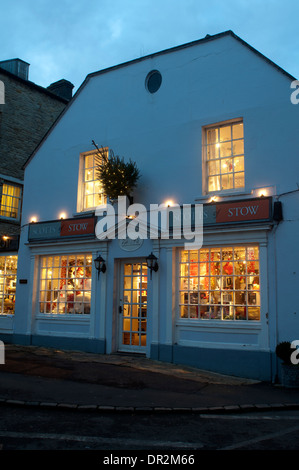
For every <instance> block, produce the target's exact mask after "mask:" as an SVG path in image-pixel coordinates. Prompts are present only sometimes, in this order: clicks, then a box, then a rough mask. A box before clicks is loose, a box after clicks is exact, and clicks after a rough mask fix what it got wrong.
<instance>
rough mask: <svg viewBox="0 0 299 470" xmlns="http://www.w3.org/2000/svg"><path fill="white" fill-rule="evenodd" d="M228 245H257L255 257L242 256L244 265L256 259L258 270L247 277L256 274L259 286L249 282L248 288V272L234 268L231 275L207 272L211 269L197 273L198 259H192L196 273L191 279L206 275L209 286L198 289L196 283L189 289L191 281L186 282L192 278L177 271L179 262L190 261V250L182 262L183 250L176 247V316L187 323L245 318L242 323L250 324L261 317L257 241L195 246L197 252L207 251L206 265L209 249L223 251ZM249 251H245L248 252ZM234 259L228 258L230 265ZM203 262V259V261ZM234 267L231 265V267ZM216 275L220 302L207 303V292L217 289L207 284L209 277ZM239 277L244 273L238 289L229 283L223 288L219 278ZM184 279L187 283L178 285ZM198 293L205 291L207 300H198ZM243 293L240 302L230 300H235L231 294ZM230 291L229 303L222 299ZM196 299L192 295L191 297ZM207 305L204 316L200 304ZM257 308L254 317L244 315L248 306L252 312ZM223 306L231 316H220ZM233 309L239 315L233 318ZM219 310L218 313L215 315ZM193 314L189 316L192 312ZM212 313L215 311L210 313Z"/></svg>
mask: <svg viewBox="0 0 299 470" xmlns="http://www.w3.org/2000/svg"><path fill="white" fill-rule="evenodd" d="M230 248H232V249H233V250H240V249H243V248H245V249H248V248H257V249H258V252H259V256H258V259H257V260H256V259H255V260H253V259H249V258H247V257H246V263H245V265H246V267H247V266H248V265H249V264H250V262H253V261H254V262H257V263H258V267H259V273H258V274H251V277H258V278H259V288H258V289H256V290H254V289H253V288H252V287H253V286H251V288H249V286H248V282H247V281H249V279H250V275H249V274H248V273H246V274H243V275H241V274H236V272H235V271H233V273H232V274H231V275H229V274H226V275H224V274H222V273H221V274H219V275H216V274H211V272H210V271H209V273H208V274H207V275H200V272H199V261H198V262H195V265H196V264H197V266H198V273H197V275H195V276H194V279H196V278H198V280H199V279H200V278H202V279H204V278H205V279H207V280H208V282H209V286H208V287H207V289H201V288H200V287H199V286H198V287H197V289H196V290H193V288H191V285H190V284H191V283H190V277H191V278H192V277H193V276H192V275H190V273H189V275H188V276H182V273H181V264H182V265H190V264H192V263H191V262H190V257H191V253H192V250H189V252H188V256H189V259H188V262H186V263H181V255H182V253H183V252H184V251H185V250H184V249H181V250H179V253H178V295H179V298H178V305H179V307H178V319H179V320H183V321H185V322H190V324H194V323H196V324H202V323H207V322H215V321H217V322H221V323H222V324H225V323H229V324H231V323H236V324H239V323H240V322H245V323H246V324H252V323H259V322H260V321H261V307H262V305H261V259H260V257H261V254H260V247H259V245H258V244H256V243H252V244H242V245H234V244H232V245H227V246H207V247H203V248H202V249H200V250H195V251H197V252H198V253H200V252H201V251H202V252H207V251H208V252H209V260H208V261H206V263H208V264H209V268H210V266H211V264H212V262H213V261H211V259H210V254H211V252H212V251H213V250H220V253H221V254H222V253H223V250H228V249H230ZM248 253H249V252H248ZM225 262H227V260H225V261H223V264H224V263H225ZM237 262H239V263H240V262H241V261H234V260H232V261H230V264H231V265H232V267H233V268H234V263H237ZM203 264H205V263H203ZM234 269H235V268H234ZM216 277H218V278H219V280H220V283H221V285H220V286H219V287H220V289H219V300H220V304H218V305H217V304H216V303H214V304H213V303H211V302H210V295H212V293H215V292H218V290H217V289H215V288H214V289H212V288H211V285H210V279H211V278H216ZM238 277H239V278H240V277H244V278H245V287H243V288H239V289H235V287H234V285H233V284H232V287H231V288H229V287H227V288H225V289H223V284H222V282H223V280H225V279H226V278H227V279H229V278H230V279H232V283H233V282H234V279H236V278H238ZM186 278H187V279H188V286H186V288H184V289H182V281H183V280H184V279H186ZM201 293H207V295H208V296H209V301H208V302H207V303H204V302H201V301H200V300H199V299H200V295H201ZM242 293H244V294H245V303H242V304H241V303H240V304H236V302H234V300H235V295H236V294H242ZM226 294H227V295H232V303H229V302H224V296H225V295H226ZM183 295H187V296H188V301H187V302H186V303H185V302H182V298H183ZM192 295H197V302H195V301H194V303H193V301H192V299H191V296H192ZM249 295H251V296H252V298H253V296H255V299H256V303H255V304H254V303H249ZM195 300H196V299H195ZM205 307H206V308H207V312H209V313H208V314H207V315H206V316H204V315H203V316H201V308H202V310H204V308H205ZM196 308H197V313H195V312H196ZM256 308H258V309H259V317H258V319H254V318H248V309H251V312H252V313H253V310H254V309H256ZM225 309H229V311H228V313H229V314H231V313H232V316H231V317H229V316H226V318H225V317H224V310H225ZM242 309H245V310H244V312H245V318H244V316H243V317H242ZM182 311H185V312H187V316H182V315H181V313H182ZM236 312H239V314H240V313H241V315H240V317H239V318H236ZM219 314H220V316H219ZM192 315H193V316H192ZM213 315H215V316H214V317H213Z"/></svg>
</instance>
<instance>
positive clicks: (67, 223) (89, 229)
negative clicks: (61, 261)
mask: <svg viewBox="0 0 299 470" xmlns="http://www.w3.org/2000/svg"><path fill="white" fill-rule="evenodd" d="M93 233H94V218H85V219H69V220H62V221H61V229H60V236H61V237H72V236H74V235H91V234H93Z"/></svg>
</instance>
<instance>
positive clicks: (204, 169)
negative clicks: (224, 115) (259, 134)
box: [202, 118, 246, 196]
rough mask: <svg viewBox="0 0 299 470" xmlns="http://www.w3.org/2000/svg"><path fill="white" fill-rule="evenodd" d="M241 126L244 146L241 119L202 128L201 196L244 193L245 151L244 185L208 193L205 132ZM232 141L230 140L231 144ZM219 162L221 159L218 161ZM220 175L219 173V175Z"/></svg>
mask: <svg viewBox="0 0 299 470" xmlns="http://www.w3.org/2000/svg"><path fill="white" fill-rule="evenodd" d="M239 123H240V124H241V123H242V124H243V145H244V146H245V137H244V121H243V119H242V118H237V119H231V120H228V121H221V122H218V123H214V124H209V125H207V126H204V127H203V128H202V186H203V194H205V195H211V196H212V195H226V194H231V193H232V194H237V193H244V191H245V181H246V173H245V166H246V162H245V149H244V154H243V155H244V170H243V172H244V185H243V186H242V187H235V185H234V187H232V188H228V189H221V188H220V189H219V190H214V191H210V190H209V172H208V161H209V160H208V158H207V146H208V144H207V131H208V130H212V129H220V128H221V127H225V126H233V125H234V124H239ZM232 141H233V139H232V140H231V142H232ZM229 158H230V157H223V158H222V159H223V160H224V159H229ZM218 160H219V162H221V158H219V159H218ZM219 174H221V173H219Z"/></svg>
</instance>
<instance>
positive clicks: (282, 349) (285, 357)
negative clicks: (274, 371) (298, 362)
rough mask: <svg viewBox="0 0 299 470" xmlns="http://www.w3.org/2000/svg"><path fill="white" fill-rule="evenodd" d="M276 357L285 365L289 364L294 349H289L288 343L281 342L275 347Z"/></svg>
mask: <svg viewBox="0 0 299 470" xmlns="http://www.w3.org/2000/svg"><path fill="white" fill-rule="evenodd" d="M275 352H276V355H277V357H279V359H281V360H282V361H283V362H284V363H285V364H291V354H292V352H294V349H292V348H291V343H290V341H282V342H281V343H279V344H278V345H277V346H276V350H275Z"/></svg>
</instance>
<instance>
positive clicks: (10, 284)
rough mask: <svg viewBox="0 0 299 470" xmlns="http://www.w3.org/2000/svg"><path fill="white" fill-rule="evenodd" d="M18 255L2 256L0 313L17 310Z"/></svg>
mask: <svg viewBox="0 0 299 470" xmlns="http://www.w3.org/2000/svg"><path fill="white" fill-rule="evenodd" d="M17 264H18V257H17V256H0V314H6V315H8V314H12V313H14V311H15V296H16V285H17Z"/></svg>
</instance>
